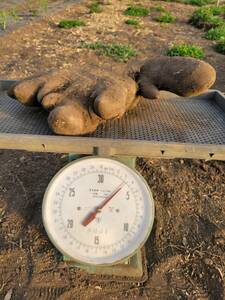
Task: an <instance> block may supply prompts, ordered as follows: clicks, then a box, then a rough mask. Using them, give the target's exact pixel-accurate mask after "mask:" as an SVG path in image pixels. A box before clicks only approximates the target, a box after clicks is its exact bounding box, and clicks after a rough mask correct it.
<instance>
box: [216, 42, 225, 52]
mask: <svg viewBox="0 0 225 300" xmlns="http://www.w3.org/2000/svg"><path fill="white" fill-rule="evenodd" d="M215 49H216V51H217V52H219V53H221V54H224V55H225V39H223V40H221V41H220V42H218V43H217V44H216V46H215Z"/></svg>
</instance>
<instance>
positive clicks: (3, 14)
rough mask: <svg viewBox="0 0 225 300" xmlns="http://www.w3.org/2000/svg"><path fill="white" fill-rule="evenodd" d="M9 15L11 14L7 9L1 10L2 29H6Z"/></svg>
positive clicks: (0, 22)
mask: <svg viewBox="0 0 225 300" xmlns="http://www.w3.org/2000/svg"><path fill="white" fill-rule="evenodd" d="M8 17H9V15H8V13H7V12H6V11H5V10H2V11H0V27H1V28H2V30H6V27H7V22H8Z"/></svg>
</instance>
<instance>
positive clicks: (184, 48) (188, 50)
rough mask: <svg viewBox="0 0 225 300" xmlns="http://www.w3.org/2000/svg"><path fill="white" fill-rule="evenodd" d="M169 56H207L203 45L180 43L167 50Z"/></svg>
mask: <svg viewBox="0 0 225 300" xmlns="http://www.w3.org/2000/svg"><path fill="white" fill-rule="evenodd" d="M167 55H168V56H189V57H194V58H203V57H204V56H205V54H204V51H203V49H202V48H201V47H199V46H195V45H187V44H180V45H174V46H172V47H171V48H170V49H168V50H167Z"/></svg>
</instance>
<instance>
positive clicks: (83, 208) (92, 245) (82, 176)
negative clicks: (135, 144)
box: [42, 157, 154, 276]
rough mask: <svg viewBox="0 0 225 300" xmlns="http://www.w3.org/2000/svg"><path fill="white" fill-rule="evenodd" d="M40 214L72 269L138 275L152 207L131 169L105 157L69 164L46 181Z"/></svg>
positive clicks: (146, 190) (143, 185)
mask: <svg viewBox="0 0 225 300" xmlns="http://www.w3.org/2000/svg"><path fill="white" fill-rule="evenodd" d="M42 214H43V222H44V226H45V229H46V232H47V234H48V236H49V238H50V240H51V241H52V243H53V244H54V245H55V247H56V248H57V249H58V250H59V251H60V252H61V253H62V254H63V256H64V258H65V260H66V261H67V262H70V263H71V262H72V265H73V266H76V267H80V268H83V269H85V270H87V271H89V272H92V273H102V274H108V275H110V274H113V275H117V273H118V275H120V276H121V275H123V273H124V275H127V276H129V275H130V276H140V275H141V273H142V268H140V267H141V266H140V264H141V262H140V261H141V254H140V249H141V248H142V246H143V245H144V243H145V242H146V240H147V238H148V236H149V234H150V232H151V229H152V225H153V220H154V202H153V198H152V194H151V191H150V189H149V187H148V184H147V183H146V181H145V180H144V179H143V178H142V176H141V175H140V174H139V173H138V172H136V171H135V170H134V169H132V168H130V167H128V166H127V165H125V164H124V163H121V162H119V161H118V160H115V159H109V158H101V157H86V158H82V159H78V160H74V161H72V162H71V163H69V164H67V165H66V166H65V167H64V168H63V169H61V170H60V171H59V172H58V173H57V174H56V175H55V176H54V177H53V179H52V180H51V182H50V184H49V186H48V188H47V190H46V192H45V196H44V201H43V209H42ZM129 268H130V271H131V272H129V271H128V269H129Z"/></svg>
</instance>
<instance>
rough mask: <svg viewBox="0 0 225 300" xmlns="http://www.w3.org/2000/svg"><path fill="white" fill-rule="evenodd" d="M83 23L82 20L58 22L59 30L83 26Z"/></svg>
mask: <svg viewBox="0 0 225 300" xmlns="http://www.w3.org/2000/svg"><path fill="white" fill-rule="evenodd" d="M85 25H86V24H85V22H84V21H82V20H62V21H60V22H59V25H58V26H59V27H60V28H73V27H80V26H85Z"/></svg>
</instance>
